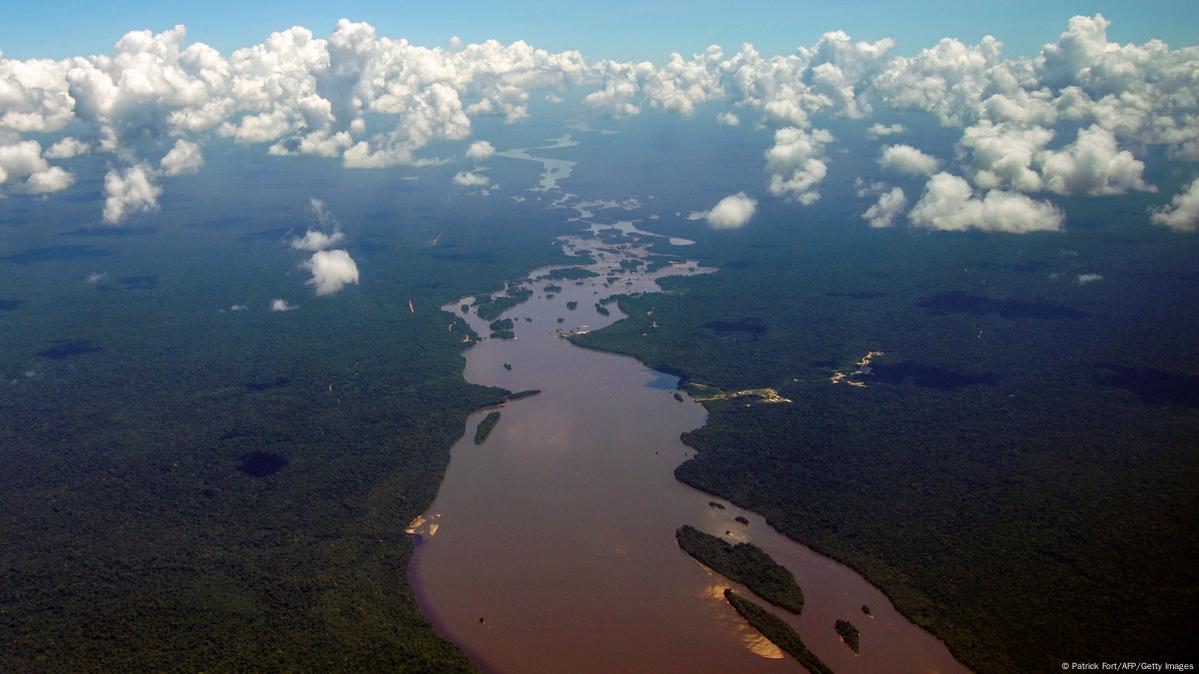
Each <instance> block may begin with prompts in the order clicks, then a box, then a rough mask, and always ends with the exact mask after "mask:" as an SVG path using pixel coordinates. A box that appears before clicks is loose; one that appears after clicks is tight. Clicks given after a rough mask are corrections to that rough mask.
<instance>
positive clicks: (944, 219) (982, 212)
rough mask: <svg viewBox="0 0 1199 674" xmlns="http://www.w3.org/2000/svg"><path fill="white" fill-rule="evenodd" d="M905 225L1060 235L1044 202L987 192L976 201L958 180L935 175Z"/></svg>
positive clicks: (1057, 219) (1058, 217)
mask: <svg viewBox="0 0 1199 674" xmlns="http://www.w3.org/2000/svg"><path fill="white" fill-rule="evenodd" d="M908 221H909V222H911V223H912V225H913V226H916V227H925V228H928V229H942V230H953V231H961V230H967V229H979V230H983V231H990V232H1009V233H1026V232H1035V231H1055V232H1056V231H1061V229H1062V221H1063V218H1062V214H1061V212H1060V211H1058V210H1057V208H1056V207H1054V206H1053V205H1052V204H1050V203H1049V202H1047V201H1034V200H1032V199H1030V198H1029V197H1027V196H1025V195H1023V194H1017V193H1014V192H1004V191H1000V190H991V191H989V192H987V193H986V195H985V196H983V198H981V199H979V198H977V197H975V196H974V191H973V190H972V189H971V188H970V184H969V183H967V182H966V181H965V180H963V179H962V178H960V177H958V176H955V175H951V174H949V173H938V174H937V175H935V176H933V177H932V178H930V179H929V181H928V184H927V185H926V186H925V188H924V194H923V196H921V197H920V201H919V202H917V203H916V206H915V207H913V208H912V211H911V212H910V213H908Z"/></svg>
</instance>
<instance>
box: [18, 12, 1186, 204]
mask: <svg viewBox="0 0 1199 674" xmlns="http://www.w3.org/2000/svg"><path fill="white" fill-rule="evenodd" d="M1109 25H1110V22H1109V21H1108V20H1107V19H1106V18H1104V17H1103V16H1102V15H1098V14H1096V15H1094V16H1089V17H1088V16H1080V17H1074V18H1072V19H1071V20H1070V21H1069V23H1068V25H1067V27H1066V30H1065V31H1064V32H1063V33H1062V34H1061V36H1060V37H1059V38H1058V39H1057V40H1056V41H1054V42H1053V43H1050V44H1047V45H1045V47H1044V48H1043V49H1042V50H1041V53H1040V54H1039V55H1038V56H1036V57H1035V58H1031V59H1029V58H1023V57H1009V58H1006V59H1005V58H1004V57H1003V54H1002V52H1003V45H1002V43H1001V42H999V40H997V39H995V38H993V37H989V36H988V37H984V38H983V39H982V40H980V41H979V42H978V43H977V44H974V45H967V44H965V43H962V42H960V41H958V40H954V39H944V40H941V41H940V42H938V43H937V44H936V45H934V46H932V47H930V48H928V49H924V50H922V51H919V52H918V53H916V54H915V55H912V56H900V57H894V56H892V50H893V49H894V46H895V43H894V40H891V39H889V38H886V39H882V40H878V41H876V42H864V41H854V40H852V39H851V38H850V36H848V35H846V34H845V33H842V32H839V31H838V32H830V33H826V34H824V35H822V36H821V37H820V38H819V40H818V41H817V42H816V43H815V44H811V45H806V46H799V47H798V48H796V49H795V50H793V51H791V52H789V53H787V54H784V55H778V56H769V55H762V54H760V53H758V52H757V51H756V50H755V49H754V48H753V46H752V45H748V44H747V45H744V46H742V47H741V48H740V49H739V50H737V51H736V52H735V53H728V54H726V53H724V52H723V50H722V49H721V48H720V47H719V46H711V47H708V48H706V49H704V50H703V51H702V52H700V53H697V54H694V55H693V56H691V57H683V56H681V55H678V54H671V55H670V56H669V57H668V58H667V59H666V60H665V61H664V62H660V63H658V64H654V63H648V62H644V63H634V62H617V61H601V62H598V63H595V64H588V63H586V62H585V61H584V60H583V57H582V55H581V54H580V53H579V52H577V51H562V52H549V51H546V50H542V49H537V48H535V47H533V46H531V45H529V44H527V43H524V42H520V41H517V42H513V43H510V44H501V43H499V42H496V41H487V42H482V43H477V44H458V45H456V46H453V47H451V48H446V47H423V46H420V45H416V44H413V43H411V42H408V41H407V40H401V39H390V38H387V37H383V36H380V35H377V33H376V31H375V29H374V28H373V27H372V26H370V25H369V24H365V23H353V22H350V21H346V20H342V21H339V22H338V24H337V26H336V29H335V30H334V31H333V33H332V34H331V35H328V36H325V37H321V36H317V35H315V34H314V33H313V32H312V31H310V30H308V29H306V28H303V27H298V26H297V27H292V28H289V29H287V30H283V31H279V32H275V33H272V34H270V35H269V36H267V37H266V39H264V40H263V41H262V42H260V43H258V44H255V45H251V46H249V47H247V48H244V49H238V50H236V51H233V52H231V53H229V54H221V53H220V52H218V51H217V50H215V49H213V48H211V47H209V46H207V45H204V44H201V43H193V44H188V43H187V40H186V31H185V29H184V28H183V27H182V26H176V27H174V28H171V29H169V30H166V31H162V32H159V33H152V32H150V31H134V32H130V33H128V34H126V35H124V36H123V37H121V39H120V40H119V41H118V42H117V43H116V44H115V45H114V47H113V49H112V50H111V51H110V52H109V53H107V54H102V55H95V56H81V57H74V58H69V59H63V60H60V61H54V60H47V59H30V60H24V61H21V60H13V59H4V58H3V56H2V55H0V134H16V137H15V138H13V137H9V136H7V135H3V136H0V145H2V146H6V147H13V146H14V145H17V144H19V143H23V142H33V141H32V140H31V139H26V138H23V137H21V134H31V133H54V132H56V131H61V130H62V129H64V128H67V127H68V125H77V126H78V128H79V129H80V131H78V132H77V133H79V134H80V135H81V136H82V137H84V138H88V139H94V141H93V144H94V145H95V147H94V148H93V151H96V152H113V153H118V156H119V157H120V162H121V163H122V164H132V165H136V164H137V163H139V162H145V161H151V160H153V159H156V158H151V157H145V156H141V155H140V154H139V147H140V145H141V144H140V143H138V142H137V141H138V140H139V139H143V138H168V137H169V138H176V139H180V140H183V141H185V142H189V143H196V142H199V139H200V138H203V137H206V136H208V135H210V134H217V135H223V136H226V137H229V138H232V139H233V140H235V141H236V142H239V143H265V144H268V149H267V150H266V151H267V152H270V153H271V154H274V155H293V154H310V155H317V156H324V157H339V156H340V157H341V160H342V163H343V165H344V166H346V167H352V168H381V167H388V166H396V165H422V164H427V163H433V160H431V159H429V158H426V157H422V156H421V153H422V151H423V150H424V149H425V148H426V147H428V146H429V144H430V143H432V142H434V141H437V140H463V139H466V138H468V137H470V134H471V133H472V130H473V128H472V119H473V118H474V117H476V116H478V115H490V116H498V117H502V118H503V119H504V120H505V121H507V122H513V121H517V120H520V119H523V118H524V117H527V116H528V114H529V106H528V102H529V100H530V96H532V95H534V94H537V93H544V95H545V98H546V99H547V100H557V99H559V96H558V93H560V92H563V91H565V90H566V89H567V87H570V86H574V85H580V84H582V85H586V86H587V87H589V88H591V89H592V91H591V92H590V93H589V94H588V95H586V96H585V98H584V100H585V103H586V104H587V105H588V106H591V107H593V108H596V109H599V110H601V111H603V112H607V113H608V114H611V115H614V116H629V115H635V114H638V113H639V112H640V111H641V110H642V109H643V108H645V107H651V108H658V109H662V110H666V111H670V112H673V113H676V114H680V115H684V116H686V115H692V114H694V113H695V112H696V111H697V110H700V107H699V106H701V105H702V104H704V103H709V102H720V103H722V104H725V105H727V106H728V108H727V109H729V110H732V109H736V110H738V112H740V111H741V110H746V111H751V112H752V113H760V116H761V118H762V120H763V126H765V127H767V128H770V129H772V130H778V131H783V130H785V129H788V128H789V129H792V130H794V131H796V132H803V133H808V134H811V135H813V136H815V135H817V134H821V133H827V132H822V131H818V130H812V129H811V120H812V119H814V118H816V116H817V115H826V116H840V117H849V118H865V117H868V116H869V115H871V114H872V113H873V108H875V107H877V106H887V107H889V108H892V109H895V110H901V111H902V110H920V111H926V112H929V113H931V114H933V115H935V116H936V117H937V118H938V119H940V120H941V121H942V123H944V124H946V125H953V126H961V127H970V128H968V129H966V130H965V131H964V132H963V137H962V143H961V147H962V148H964V149H965V151H966V152H967V153H969V155H970V157H969V159H970V161H971V168H970V171H969V178H970V180H971V181H973V183H974V184H975V185H976V186H977V187H979V188H982V189H992V190H995V189H1000V190H1004V191H1023V192H1038V191H1051V192H1055V193H1058V194H1076V195H1109V194H1121V193H1124V192H1127V191H1130V190H1149V189H1152V188H1151V186H1149V185H1147V184H1146V183H1145V182H1144V179H1143V166H1142V162H1140V161H1138V160H1137V159H1136V158H1135V157H1133V156H1132V154H1131V152H1129V151H1128V150H1121V149H1120V148H1121V147H1125V148H1130V149H1132V150H1133V151H1136V152H1137V153H1138V154H1143V155H1144V156H1156V155H1155V154H1152V151H1149V152H1145V153H1142V151H1141V150H1139V149H1138V148H1142V147H1145V146H1146V145H1161V146H1165V148H1166V151H1167V154H1168V156H1169V157H1171V158H1173V159H1178V160H1183V161H1190V160H1194V159H1195V158H1196V157H1199V97H1197V96H1196V95H1195V79H1194V73H1195V71H1196V67H1197V64H1199V50H1196V49H1195V48H1193V47H1188V48H1182V49H1173V50H1171V49H1170V47H1169V46H1167V45H1166V44H1164V43H1162V42H1160V41H1157V40H1151V41H1149V42H1147V43H1144V44H1141V45H1136V44H1118V43H1115V42H1111V41H1109V40H1108V37H1107V30H1108V28H1109ZM746 114H751V113H746ZM735 117H736V116H735V115H733V113H732V112H726V113H723V114H722V115H721V121H722V122H724V123H730V122H731V121H732V120H733V119H734V118H735ZM1063 120H1064V121H1069V122H1070V123H1071V124H1077V125H1078V126H1080V127H1082V128H1083V129H1084V131H1083V132H1080V135H1079V137H1078V138H1077V139H1076V140H1075V141H1074V142H1073V143H1071V144H1069V145H1066V146H1065V147H1061V148H1055V149H1053V150H1050V149H1049V141H1050V140H1051V139H1052V132H1051V131H1049V129H1050V128H1052V127H1053V126H1054V125H1055V124H1057V123H1058V122H1059V121H1063ZM71 128H72V129H74V128H76V126H71ZM971 129H973V131H971ZM902 131H903V128H902V126H901V125H899V124H891V125H883V124H879V123H876V124H874V125H872V126H870V127H869V130H868V133H869V134H870V135H871V136H873V137H883V136H886V135H891V134H894V133H900V132H902ZM824 142H827V141H824ZM785 144H787V143H780V142H779V140H778V139H777V138H776V143H775V145H776V147H778V146H780V145H785ZM86 145H87V144H84V143H82V142H80V141H77V140H76V141H74V144H71V143H67V139H63V141H60V143H57V144H55V146H54V147H52V148H50V149H49V150H47V151H46V152H45V154H44V155H41V153H40V147H39V152H38V153H37V154H38V155H39V157H38V160H39V161H40V162H42V164H41V165H39V168H38V169H37V170H29V169H28V168H25V169H24V170H23V172H22V171H20V170H18V171H13V170H10V169H11V167H8V166H0V182H2V183H4V184H5V185H4V190H5V191H6V192H47V191H53V190H58V189H62V188H63V187H65V186H67V185H69V184H70V180H71V178H70V174H69V173H67V172H66V171H64V170H62V169H60V168H56V167H51V166H49V165H48V164H46V163H45V161H46V160H47V159H65V158H68V157H69V156H76V155H77V153H79V152H82V151H85V146H86ZM809 145H810V146H811V147H810V148H809V151H808V152H807V153H803V154H802V156H801V157H792V158H791V159H790V160H788V161H778V160H773V161H772V160H771V159H770V158H768V164H769V166H768V169H767V171H768V175H769V180H770V189H771V192H772V194H774V195H776V196H781V197H785V198H788V199H792V200H795V201H797V202H799V203H800V204H810V203H812V202H814V201H815V200H816V199H818V198H819V184H820V182H821V180H822V179H823V178H824V175H825V174H826V172H827V168H828V167H827V164H826V162H827V158H826V157H825V156H824V155H823V152H822V149H821V147H820V143H810V142H809ZM471 159H474V157H471ZM168 164H170V162H168ZM163 170H164V171H166V172H171V171H172V170H174V169H171V168H170V167H169V166H168V165H167V164H164V165H163ZM179 170H191V168H187V169H179ZM147 177H148V178H150V179H151V180H149V181H148V182H150V183H151V184H152V179H153V178H154V176H153V175H149V174H147ZM155 200H156V196H155ZM143 203H144V202H143Z"/></svg>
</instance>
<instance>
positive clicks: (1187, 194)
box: [1150, 178, 1199, 232]
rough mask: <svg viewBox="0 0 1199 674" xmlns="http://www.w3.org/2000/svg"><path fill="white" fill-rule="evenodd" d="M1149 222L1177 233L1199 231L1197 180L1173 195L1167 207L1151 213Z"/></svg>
mask: <svg viewBox="0 0 1199 674" xmlns="http://www.w3.org/2000/svg"><path fill="white" fill-rule="evenodd" d="M1150 220H1152V221H1153V222H1154V223H1156V224H1159V225H1165V226H1166V227H1169V228H1170V229H1173V230H1175V231H1178V232H1193V231H1195V230H1196V229H1199V178H1196V179H1195V181H1194V182H1192V183H1191V184H1190V185H1188V186H1187V187H1186V188H1185V189H1183V190H1182V191H1181V192H1179V193H1178V194H1176V195H1174V198H1173V199H1171V200H1170V204H1169V205H1168V206H1164V207H1162V208H1160V209H1158V210H1156V211H1153V213H1152V215H1151V216H1150Z"/></svg>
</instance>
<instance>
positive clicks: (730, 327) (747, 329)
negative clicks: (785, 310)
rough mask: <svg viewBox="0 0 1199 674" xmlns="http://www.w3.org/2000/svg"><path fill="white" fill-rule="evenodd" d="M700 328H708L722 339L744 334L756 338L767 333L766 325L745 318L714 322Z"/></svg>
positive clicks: (756, 320) (754, 319) (753, 319)
mask: <svg viewBox="0 0 1199 674" xmlns="http://www.w3.org/2000/svg"><path fill="white" fill-rule="evenodd" d="M699 327H701V328H707V329H708V330H711V331H712V332H715V333H716V334H718V335H720V336H722V337H725V336H728V335H733V334H738V333H744V334H747V335H751V336H753V337H755V338H756V337H759V336H761V335H762V334H763V333H765V332H766V324H765V323H763V322H762V321H760V320H758V319H756V318H743V319H741V320H739V321H712V322H710V323H704V324H703V325H701V326H699Z"/></svg>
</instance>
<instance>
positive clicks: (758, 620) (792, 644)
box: [724, 589, 833, 674]
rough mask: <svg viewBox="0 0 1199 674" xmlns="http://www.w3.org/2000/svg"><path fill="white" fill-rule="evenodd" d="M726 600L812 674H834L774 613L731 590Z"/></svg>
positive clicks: (796, 633) (728, 591) (725, 592)
mask: <svg viewBox="0 0 1199 674" xmlns="http://www.w3.org/2000/svg"><path fill="white" fill-rule="evenodd" d="M724 598H725V599H726V600H728V602H729V604H730V605H731V606H732V607H733V608H734V609H736V611H737V613H740V614H741V617H742V618H745V621H746V622H748V623H749V624H750V625H752V626H753V628H754V629H756V630H758V631H759V632H761V633H762V636H764V637H766V638H767V639H770V641H771V642H772V643H773V644H774V645H775V646H778V647H779V648H781V649H782V650H783V652H785V653H787V654H788V655H790V656H791V657H793V658H795V659H796V660H799V663H800V664H801V665H803V666H804V668H806V669H807V670H808V671H809V672H810V673H811V674H833V670H831V669H829V667H828V665H826V664H824V663H823V662H821V661H820V658H818V657H816V654H815V653H813V652H812V651H809V650H808V647H807V645H805V644H804V642H803V639H802V638H800V636H799V633H798V632H796V631H795V630H794V629H792V628H791V626H790V625H788V624H787V623H785V622H783V621H782V620H780V619H779V618H778V617H777V616H775V615H774V614H773V613H771V612H770V611H767V610H766V609H764V608H762V607H761V606H758V605H757V604H755V603H754V602H752V601H750V600H748V599H746V598H745V597H742V596H740V595H738V594H737V593H736V592H733V591H732V590H731V589H726V590H725V591H724Z"/></svg>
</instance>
